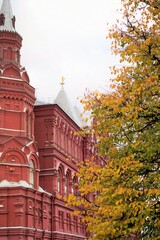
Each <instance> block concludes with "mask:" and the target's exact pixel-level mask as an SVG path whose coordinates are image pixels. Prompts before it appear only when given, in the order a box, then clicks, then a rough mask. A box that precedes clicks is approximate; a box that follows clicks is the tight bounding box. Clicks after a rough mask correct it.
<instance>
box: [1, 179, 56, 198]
mask: <svg viewBox="0 0 160 240" xmlns="http://www.w3.org/2000/svg"><path fill="white" fill-rule="evenodd" d="M3 187H25V188H30V189H33V188H32V187H31V186H30V185H29V184H28V183H27V182H26V181H24V180H21V181H19V182H9V181H7V180H6V179H5V180H3V181H1V182H0V188H3ZM38 192H41V193H46V194H48V195H52V194H51V193H49V192H46V191H45V190H43V189H42V188H41V187H38Z"/></svg>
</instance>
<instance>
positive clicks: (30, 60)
mask: <svg viewBox="0 0 160 240" xmlns="http://www.w3.org/2000/svg"><path fill="white" fill-rule="evenodd" d="M0 3H2V0H0ZM11 4H12V10H13V14H14V15H15V16H16V29H17V31H18V33H20V35H21V36H22V37H23V48H22V50H21V55H22V58H21V63H22V66H25V68H26V70H27V72H28V74H29V76H30V83H31V85H33V86H34V87H35V88H36V96H37V98H38V99H41V100H45V101H48V100H49V101H52V100H54V98H55V97H56V95H57V94H58V92H59V90H60V79H61V76H62V75H63V76H64V77H65V78H66V79H65V90H66V92H67V94H68V97H69V98H70V100H71V101H72V103H75V101H76V99H77V97H81V96H83V95H84V92H85V89H86V88H88V89H90V90H95V89H96V90H100V91H103V90H106V91H107V86H108V85H109V79H110V69H109V66H112V65H114V64H116V59H115V56H112V55H111V51H110V43H109V41H108V40H106V35H107V28H108V26H107V22H109V23H110V24H112V23H113V21H115V19H116V18H118V17H119V15H118V13H117V11H116V10H117V8H119V6H120V0H45V1H44V0H11Z"/></svg>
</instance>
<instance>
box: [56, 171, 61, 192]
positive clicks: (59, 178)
mask: <svg viewBox="0 0 160 240" xmlns="http://www.w3.org/2000/svg"><path fill="white" fill-rule="evenodd" d="M57 191H58V192H59V193H60V191H61V177H60V170H58V175H57Z"/></svg>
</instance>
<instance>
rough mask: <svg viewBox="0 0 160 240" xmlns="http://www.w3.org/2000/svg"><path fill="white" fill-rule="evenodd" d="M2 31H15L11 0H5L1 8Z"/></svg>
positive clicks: (0, 26)
mask: <svg viewBox="0 0 160 240" xmlns="http://www.w3.org/2000/svg"><path fill="white" fill-rule="evenodd" d="M0 31H11V32H15V31H16V30H15V16H13V13H12V7H11V3H10V0H3V3H2V7H1V10H0Z"/></svg>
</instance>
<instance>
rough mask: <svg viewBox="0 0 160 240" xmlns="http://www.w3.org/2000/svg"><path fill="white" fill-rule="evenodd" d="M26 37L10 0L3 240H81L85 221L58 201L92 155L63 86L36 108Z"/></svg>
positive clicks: (1, 105) (2, 19)
mask: <svg viewBox="0 0 160 240" xmlns="http://www.w3.org/2000/svg"><path fill="white" fill-rule="evenodd" d="M21 46H22V37H21V36H20V35H19V34H18V33H17V32H16V30H15V17H14V15H13V14H12V10H11V5H10V1H9V0H3V3H2V7H1V11H0V240H17V239H22V240H23V239H25V240H33V239H36V240H40V239H45V240H48V239H54V240H58V239H59V240H62V239H66V240H81V239H84V238H85V235H86V233H85V226H84V224H83V223H82V221H81V217H77V216H74V215H73V214H72V213H73V210H74V209H73V208H72V207H69V206H66V203H65V202H64V201H63V200H62V199H61V198H59V196H60V195H61V196H67V195H68V194H69V193H71V192H72V193H74V192H75V191H76V189H75V183H76V182H77V181H78V179H76V178H75V177H73V176H74V173H75V172H76V162H77V161H80V160H82V159H83V158H85V156H87V155H88V154H89V150H87V148H88V144H87V142H86V140H85V139H84V138H82V137H81V136H78V135H75V134H74V133H75V132H77V131H78V130H79V129H80V120H79V119H78V117H77V116H76V111H74V109H73V108H72V107H71V104H70V102H69V100H68V97H67V95H66V93H65V91H64V89H63V87H62V89H61V90H60V92H59V94H58V96H57V98H56V100H55V102H54V103H53V104H42V103H39V102H37V104H35V89H34V88H33V87H32V86H31V85H30V79H29V76H28V74H27V71H26V70H25V68H24V67H22V66H21V63H20V49H21Z"/></svg>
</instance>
